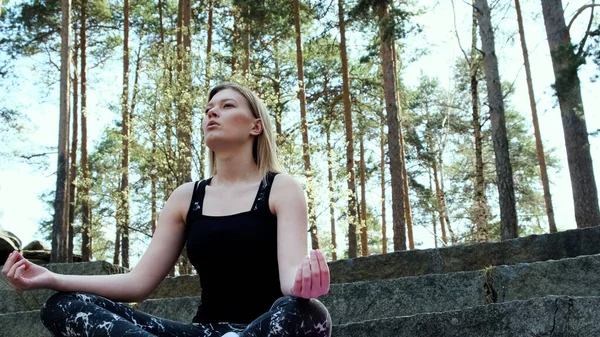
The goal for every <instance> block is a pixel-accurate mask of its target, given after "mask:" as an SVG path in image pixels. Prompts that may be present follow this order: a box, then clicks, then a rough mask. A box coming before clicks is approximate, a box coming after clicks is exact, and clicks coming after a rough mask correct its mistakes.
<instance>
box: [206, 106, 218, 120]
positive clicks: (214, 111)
mask: <svg viewBox="0 0 600 337" xmlns="http://www.w3.org/2000/svg"><path fill="white" fill-rule="evenodd" d="M207 116H208V117H213V118H214V117H217V116H218V114H217V109H216V108H210V109H209V110H208V114H207Z"/></svg>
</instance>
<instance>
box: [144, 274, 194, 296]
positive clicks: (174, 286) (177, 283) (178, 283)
mask: <svg viewBox="0 0 600 337" xmlns="http://www.w3.org/2000/svg"><path fill="white" fill-rule="evenodd" d="M201 293H202V288H200V277H198V275H183V276H177V277H167V278H165V279H164V280H163V281H162V282H161V283H160V284H159V285H158V288H156V290H155V291H154V292H153V293H152V294H151V295H150V297H149V298H151V299H154V298H166V297H182V296H200V294H201Z"/></svg>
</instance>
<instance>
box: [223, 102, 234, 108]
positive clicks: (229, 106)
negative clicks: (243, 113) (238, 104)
mask: <svg viewBox="0 0 600 337" xmlns="http://www.w3.org/2000/svg"><path fill="white" fill-rule="evenodd" d="M223 107H224V108H231V107H233V104H231V103H225V104H224V105H223Z"/></svg>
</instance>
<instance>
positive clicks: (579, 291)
mask: <svg viewBox="0 0 600 337" xmlns="http://www.w3.org/2000/svg"><path fill="white" fill-rule="evenodd" d="M599 279H600V255H593V256H581V257H577V258H572V259H563V260H558V261H544V262H536V263H528V264H518V265H514V266H499V267H493V268H489V269H486V270H480V271H473V272H459V273H448V274H432V275H423V276H413V277H403V278H397V279H392V280H381V281H370V282H351V283H340V284H334V285H332V286H331V289H330V292H329V294H327V295H326V296H323V297H321V301H322V302H323V304H325V306H326V307H327V308H329V310H330V312H331V318H332V320H333V322H334V324H344V323H349V322H360V321H365V320H370V319H377V318H384V317H395V316H407V315H414V314H418V313H426V312H441V311H450V310H458V309H461V308H467V307H473V306H478V305H484V304H490V303H502V302H508V301H514V300H527V299H531V298H538V297H545V296H551V295H564V296H599V297H600V283H599V282H598V281H597V280H599Z"/></svg>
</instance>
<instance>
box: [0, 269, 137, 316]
mask: <svg viewBox="0 0 600 337" xmlns="http://www.w3.org/2000/svg"><path fill="white" fill-rule="evenodd" d="M45 267H46V268H48V269H49V270H51V271H53V272H56V273H59V274H66V275H111V274H120V273H125V272H126V271H127V269H125V268H123V267H119V266H115V265H113V264H110V263H108V262H105V261H94V262H81V263H57V264H47V265H45ZM53 293H54V291H52V290H46V289H42V290H31V291H24V292H17V291H15V290H13V288H12V287H11V286H10V285H9V283H8V281H7V280H6V278H5V277H4V276H3V275H2V274H0V299H1V300H0V313H8V312H16V311H27V310H35V309H38V308H39V307H40V306H41V304H42V303H44V302H45V301H46V299H47V298H48V297H50V295H52V294H53Z"/></svg>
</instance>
